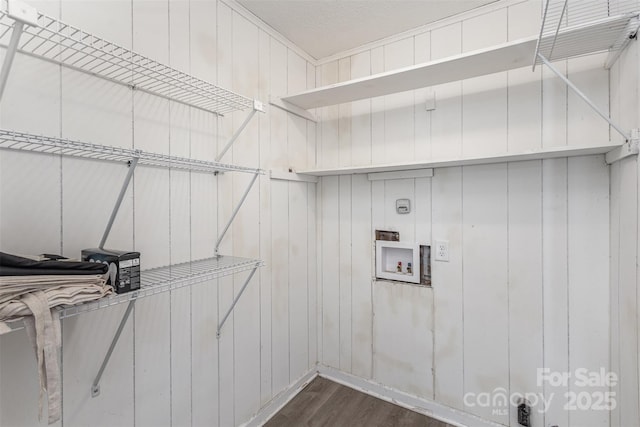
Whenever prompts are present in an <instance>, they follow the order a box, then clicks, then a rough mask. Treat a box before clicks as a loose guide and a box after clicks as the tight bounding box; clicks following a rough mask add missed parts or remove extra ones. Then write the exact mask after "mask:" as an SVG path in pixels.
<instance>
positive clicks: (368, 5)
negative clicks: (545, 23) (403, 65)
mask: <svg viewBox="0 0 640 427" xmlns="http://www.w3.org/2000/svg"><path fill="white" fill-rule="evenodd" d="M238 1H239V3H241V4H242V5H243V6H244V7H245V8H247V9H248V10H249V11H251V12H252V13H253V14H254V15H256V16H257V17H258V18H260V19H261V20H263V21H264V22H266V23H267V24H269V25H270V26H271V27H273V28H275V29H276V30H277V31H278V32H280V33H281V34H283V35H284V36H285V37H287V38H288V39H289V40H291V41H292V42H293V43H295V44H296V45H297V46H299V47H300V48H301V49H303V50H304V51H305V52H307V53H308V54H309V55H311V56H312V57H314V58H316V59H321V58H325V57H327V56H330V55H333V54H335V53H339V52H343V51H346V50H349V49H352V48H354V47H357V46H360V45H363V44H366V43H369V42H372V41H375V40H379V39H382V38H385V37H388V36H391V35H393V34H397V33H400V32H403V31H406V30H410V29H412V28H416V27H419V26H421V25H425V24H428V23H430V22H434V21H437V20H440V19H443V18H446V17H448V16H452V15H455V14H457V13H461V12H465V11H467V10H470V9H474V8H476V7H479V6H482V5H484V4H487V3H492V2H493V1H495V0H238Z"/></svg>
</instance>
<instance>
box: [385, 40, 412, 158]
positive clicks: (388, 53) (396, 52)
mask: <svg viewBox="0 0 640 427" xmlns="http://www.w3.org/2000/svg"><path fill="white" fill-rule="evenodd" d="M413 58H414V43H413V38H412V37H409V38H406V39H404V40H399V41H397V42H393V43H390V44H388V45H385V46H384V69H385V71H389V70H393V69H398V68H401V67H405V66H408V65H410V64H413V60H414V59H413ZM384 124H385V125H384V147H385V151H384V153H385V159H386V160H387V161H390V162H396V161H403V160H409V159H413V158H414V154H415V152H414V148H415V145H414V96H413V93H412V92H406V93H396V94H392V95H387V96H385V114H384Z"/></svg>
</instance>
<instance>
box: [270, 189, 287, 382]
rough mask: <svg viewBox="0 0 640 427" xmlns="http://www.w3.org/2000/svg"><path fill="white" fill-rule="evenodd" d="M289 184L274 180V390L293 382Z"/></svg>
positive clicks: (272, 282)
mask: <svg viewBox="0 0 640 427" xmlns="http://www.w3.org/2000/svg"><path fill="white" fill-rule="evenodd" d="M288 205H289V183H288V182H284V181H272V182H271V235H272V241H271V242H272V243H271V245H272V246H271V263H272V267H271V292H272V293H271V314H272V320H271V336H272V344H271V363H272V368H271V369H272V387H273V393H276V394H277V393H279V392H280V391H281V390H284V389H285V388H286V387H287V386H288V385H289V382H290V377H289V374H290V368H289V366H290V333H289V328H290V323H289V316H290V313H289V290H290V285H291V284H290V283H289V268H288V265H289V239H290V236H289V225H288V222H289V219H288V218H289V209H288V207H289V206H288Z"/></svg>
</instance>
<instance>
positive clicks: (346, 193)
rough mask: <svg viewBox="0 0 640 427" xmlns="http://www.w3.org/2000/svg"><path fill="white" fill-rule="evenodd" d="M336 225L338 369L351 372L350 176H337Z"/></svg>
mask: <svg viewBox="0 0 640 427" xmlns="http://www.w3.org/2000/svg"><path fill="white" fill-rule="evenodd" d="M338 193H339V195H338V217H339V220H338V226H339V236H338V238H339V242H340V246H339V251H340V252H339V264H338V271H339V273H338V274H339V277H338V279H339V298H340V319H339V320H340V322H339V324H340V341H339V344H340V366H339V367H340V369H341V370H343V371H345V372H351V366H352V361H351V358H352V348H351V342H352V322H353V317H352V309H351V304H352V300H353V296H352V280H353V279H352V277H353V273H352V265H353V259H352V249H351V245H352V235H351V230H352V224H351V221H352V212H351V199H352V193H351V177H350V176H341V177H339V178H338Z"/></svg>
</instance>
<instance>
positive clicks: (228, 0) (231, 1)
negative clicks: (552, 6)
mask: <svg viewBox="0 0 640 427" xmlns="http://www.w3.org/2000/svg"><path fill="white" fill-rule="evenodd" d="M520 1H524V0H520ZM220 2H221V3H223V4H225V5H227V6H228V7H230V8H231V9H232V10H233V11H234V12H237V13H238V14H239V15H240V16H242V17H243V18H245V19H246V20H248V21H249V22H251V23H252V24H253V25H255V26H257V27H258V28H260V29H261V30H262V31H264V32H265V33H267V34H269V36H271V37H273V38H274V39H276V40H277V41H279V42H280V43H282V44H283V45H285V46H286V47H287V48H288V49H291V50H292V51H293V52H295V53H296V54H298V55H299V56H300V57H302V59H304V60H305V61H307V62H309V63H310V64H311V65H313V66H317V65H318V64H317V62H318V61H317V60H316V59H315V58H314V57H312V56H311V55H309V54H308V53H307V52H305V51H304V50H302V49H301V48H300V47H299V46H298V45H296V44H295V43H293V42H292V41H291V40H289V39H288V38H286V37H285V36H283V35H282V34H280V33H279V32H278V31H277V30H276V29H274V28H273V27H272V26H270V25H269V24H267V23H266V22H264V21H263V20H262V19H260V18H258V17H257V16H256V15H254V14H253V13H251V12H250V11H249V10H248V9H247V8H245V7H244V6H242V5H241V4H240V3H238V2H237V1H236V0H220Z"/></svg>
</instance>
